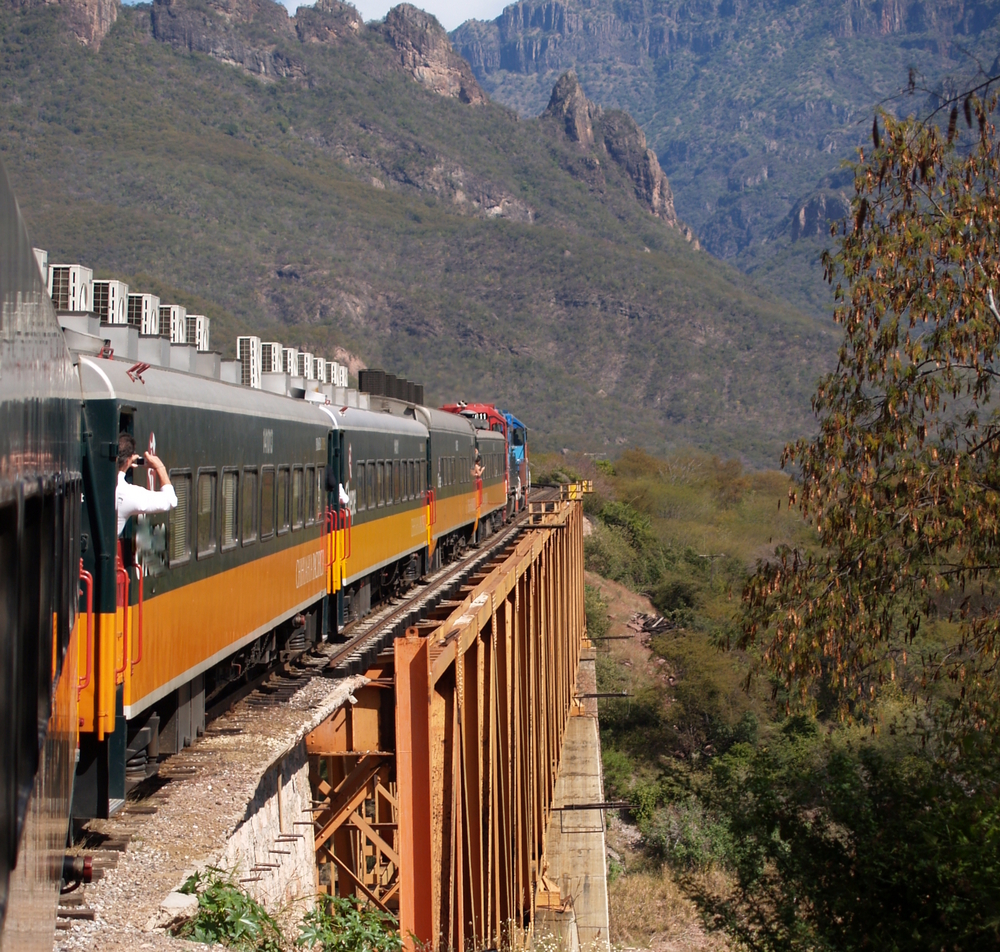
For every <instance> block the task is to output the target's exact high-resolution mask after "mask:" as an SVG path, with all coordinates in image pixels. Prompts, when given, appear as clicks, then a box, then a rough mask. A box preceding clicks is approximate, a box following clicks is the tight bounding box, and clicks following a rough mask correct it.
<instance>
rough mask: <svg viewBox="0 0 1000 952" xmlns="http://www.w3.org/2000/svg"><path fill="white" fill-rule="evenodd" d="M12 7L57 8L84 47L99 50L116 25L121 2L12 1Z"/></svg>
mask: <svg viewBox="0 0 1000 952" xmlns="http://www.w3.org/2000/svg"><path fill="white" fill-rule="evenodd" d="M11 6H13V7H15V8H20V9H27V8H29V7H33V6H57V7H59V8H60V9H61V10H62V11H63V13H64V15H65V17H66V23H67V24H68V26H69V28H70V29H71V30H72V31H73V35H74V36H75V37H76V38H77V39H78V40H79V41H80V42H81V43H83V45H84V46H92V47H95V48H97V47H99V46H100V45H101V40H103V39H104V37H105V36H107V33H108V30H110V29H111V27H112V26H113V25H114V22H115V20H116V19H117V17H118V11H119V10H120V9H121V0H12V2H11Z"/></svg>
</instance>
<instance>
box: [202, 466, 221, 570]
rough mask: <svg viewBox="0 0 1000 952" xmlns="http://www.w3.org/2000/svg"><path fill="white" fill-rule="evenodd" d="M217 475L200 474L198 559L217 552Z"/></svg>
mask: <svg viewBox="0 0 1000 952" xmlns="http://www.w3.org/2000/svg"><path fill="white" fill-rule="evenodd" d="M217 478H218V477H217V476H216V475H215V473H199V474H198V558H199V559H204V558H206V557H207V556H209V555H212V553H213V552H215V483H216V480H217Z"/></svg>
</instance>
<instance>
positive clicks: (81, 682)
mask: <svg viewBox="0 0 1000 952" xmlns="http://www.w3.org/2000/svg"><path fill="white" fill-rule="evenodd" d="M80 581H81V582H82V583H83V584H84V585H86V586H87V665H86V669H85V670H86V672H87V673H86V674H85V675H84V677H82V678H80V677H77V682H76V690H77V699H78V700H79V697H80V694H81V693H83V691H85V690H86V689H87V688H89V687H90V684H91V682H92V681H93V679H94V576H93V575H91V574H90V572H88V571H87V570H86V569H85V568H84V567H83V559H80Z"/></svg>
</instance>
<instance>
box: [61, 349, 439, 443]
mask: <svg viewBox="0 0 1000 952" xmlns="http://www.w3.org/2000/svg"><path fill="white" fill-rule="evenodd" d="M79 360H80V378H81V381H82V384H83V398H84V400H101V399H119V400H124V401H126V402H128V401H129V400H134V401H136V402H137V403H156V404H167V405H169V406H176V407H188V408H199V409H208V410H218V411H224V412H226V413H236V414H242V415H247V416H256V417H266V418H268V419H272V420H287V421H293V422H297V423H312V424H315V425H317V426H322V427H324V428H332V429H337V430H367V431H375V432H392V433H398V434H412V435H414V436H423V437H426V436H427V430H426V428H425V427H423V426H422V425H421V424H420V423H418V422H416V421H415V420H413V419H412V418H406V417H392V416H389V414H387V413H374V412H372V411H371V410H361V409H359V408H357V407H346V408H344V407H333V406H329V405H326V404H321V403H317V402H314V401H312V400H305V399H297V398H294V397H286V396H283V395H282V394H277V393H270V392H269V391H267V390H255V389H251V388H250V387H244V386H241V385H239V384H232V383H224V382H222V381H221V380H216V379H215V378H214V377H203V376H200V375H198V374H188V373H184V372H183V371H180V370H170V369H168V368H165V367H149V368H147V369H146V370H144V371H143V372H142V375H141V379H140V377H139V375H135V379H133V377H130V376H129V373H128V371H129V370H130V369H131V368H132V367H133V366H134V362H132V361H129V360H119V359H116V358H110V359H104V358H101V357H93V356H87V355H82V354H81V355H80V358H79Z"/></svg>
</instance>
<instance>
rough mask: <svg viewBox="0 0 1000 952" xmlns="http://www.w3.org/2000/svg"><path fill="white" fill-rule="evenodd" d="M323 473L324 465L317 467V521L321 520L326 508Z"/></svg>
mask: <svg viewBox="0 0 1000 952" xmlns="http://www.w3.org/2000/svg"><path fill="white" fill-rule="evenodd" d="M323 473H324V468H323V467H322V466H317V467H316V477H315V483H316V521H317V522H319V521H320V520H321V519H322V518H323V509H324V505H323V503H324V499H323Z"/></svg>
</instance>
